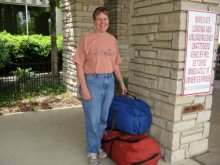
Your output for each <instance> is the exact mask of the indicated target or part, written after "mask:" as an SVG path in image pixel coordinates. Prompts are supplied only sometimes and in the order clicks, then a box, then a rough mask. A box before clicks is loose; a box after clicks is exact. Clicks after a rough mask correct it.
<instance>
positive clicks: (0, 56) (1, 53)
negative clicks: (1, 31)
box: [0, 38, 10, 69]
mask: <svg viewBox="0 0 220 165" xmlns="http://www.w3.org/2000/svg"><path fill="white" fill-rule="evenodd" d="M8 52H9V50H8V48H7V46H6V45H5V42H4V41H2V40H1V38H0V69H1V68H3V67H4V66H5V64H6V63H7V62H9V61H10V56H9V53H8Z"/></svg>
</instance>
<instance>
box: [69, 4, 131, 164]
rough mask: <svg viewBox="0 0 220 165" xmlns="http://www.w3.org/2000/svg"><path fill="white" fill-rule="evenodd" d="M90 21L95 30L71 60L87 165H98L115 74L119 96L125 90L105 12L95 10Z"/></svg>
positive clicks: (80, 44)
mask: <svg viewBox="0 0 220 165" xmlns="http://www.w3.org/2000/svg"><path fill="white" fill-rule="evenodd" d="M93 20H94V23H95V26H96V28H95V30H94V31H92V32H89V33H87V34H85V35H83V36H82V37H81V39H80V42H79V44H78V47H77V50H76V53H75V55H74V58H73V60H72V61H73V62H75V64H76V70H77V75H78V78H79V81H80V86H79V93H80V95H81V98H82V105H83V110H84V115H85V120H86V122H85V127H86V138H87V148H86V149H87V152H88V161H89V165H98V164H99V159H98V157H99V158H106V157H107V154H106V152H105V151H104V150H103V149H102V148H101V139H102V136H103V133H104V130H105V128H106V126H107V117H108V112H109V107H110V105H111V102H112V99H113V96H114V75H115V76H116V78H117V79H118V81H119V82H120V85H121V88H122V94H124V93H126V92H127V89H126V87H125V85H124V82H123V79H122V76H121V72H120V69H119V63H121V58H120V56H119V52H118V47H117V42H116V39H115V37H114V36H112V35H110V34H109V33H107V32H106V30H107V29H108V26H109V12H108V10H107V9H106V8H105V7H98V8H97V9H96V10H95V11H94V13H93ZM113 73H114V75H113Z"/></svg>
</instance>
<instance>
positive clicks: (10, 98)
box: [0, 80, 69, 107]
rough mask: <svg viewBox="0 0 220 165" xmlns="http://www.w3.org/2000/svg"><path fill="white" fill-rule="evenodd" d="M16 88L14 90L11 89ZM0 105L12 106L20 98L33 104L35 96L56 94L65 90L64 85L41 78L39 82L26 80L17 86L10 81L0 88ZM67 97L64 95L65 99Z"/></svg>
mask: <svg viewBox="0 0 220 165" xmlns="http://www.w3.org/2000/svg"><path fill="white" fill-rule="evenodd" d="M12 89H16V90H12ZM0 91H1V95H0V107H1V106H9V107H10V106H12V105H13V104H14V103H15V104H16V105H18V103H17V102H19V101H20V100H22V99H28V100H29V101H30V102H32V103H33V104H32V105H33V106H34V102H36V98H37V97H38V96H43V95H56V94H61V93H65V92H67V91H66V89H65V87H64V85H63V84H62V83H60V82H53V83H51V81H48V80H43V81H41V82H40V84H39V83H38V84H37V83H36V82H34V81H26V82H25V83H21V84H20V86H18V85H17V84H16V83H15V82H11V83H10V84H9V85H8V86H7V88H6V87H5V88H4V89H3V87H2V89H0ZM68 95H69V94H68ZM67 99H68V97H67V96H65V100H67Z"/></svg>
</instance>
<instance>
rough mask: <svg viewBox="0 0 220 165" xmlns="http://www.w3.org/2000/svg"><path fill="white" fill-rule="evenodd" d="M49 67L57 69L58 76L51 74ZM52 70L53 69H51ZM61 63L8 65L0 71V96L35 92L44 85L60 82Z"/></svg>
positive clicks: (38, 62)
mask: <svg viewBox="0 0 220 165" xmlns="http://www.w3.org/2000/svg"><path fill="white" fill-rule="evenodd" d="M51 65H56V66H57V67H58V74H52V73H53V72H51ZM52 68H54V67H52ZM61 69H62V63H61V62H51V61H35V62H27V63H25V62H22V63H17V62H16V63H9V64H6V65H5V67H4V68H1V69H0V95H1V94H3V95H4V96H1V97H5V98H7V93H13V92H24V91H29V92H32V91H37V90H38V88H39V86H41V85H43V84H44V83H47V84H51V85H53V84H54V83H60V82H61V81H62V72H61V71H60V70H61Z"/></svg>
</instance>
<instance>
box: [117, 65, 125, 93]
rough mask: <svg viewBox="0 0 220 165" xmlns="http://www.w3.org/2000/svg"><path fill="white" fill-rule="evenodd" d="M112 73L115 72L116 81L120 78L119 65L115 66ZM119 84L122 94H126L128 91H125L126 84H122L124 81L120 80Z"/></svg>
mask: <svg viewBox="0 0 220 165" xmlns="http://www.w3.org/2000/svg"><path fill="white" fill-rule="evenodd" d="M114 74H115V76H116V78H117V79H118V81H120V80H122V76H121V71H120V68H119V65H116V66H115V70H114ZM120 86H121V90H122V94H126V93H127V92H128V91H127V88H126V86H125V84H124V81H121V82H120Z"/></svg>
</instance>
